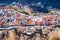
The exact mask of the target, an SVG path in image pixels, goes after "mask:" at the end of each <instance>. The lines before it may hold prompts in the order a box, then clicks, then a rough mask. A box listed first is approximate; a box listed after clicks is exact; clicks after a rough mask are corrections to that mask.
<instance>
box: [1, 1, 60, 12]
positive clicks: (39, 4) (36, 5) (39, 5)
mask: <svg viewBox="0 0 60 40" xmlns="http://www.w3.org/2000/svg"><path fill="white" fill-rule="evenodd" d="M13 2H16V3H20V4H22V5H23V6H24V5H28V6H29V7H31V8H32V9H33V10H34V11H39V12H48V10H49V9H51V8H54V9H58V10H60V0H0V4H5V5H8V4H12V3H13Z"/></svg>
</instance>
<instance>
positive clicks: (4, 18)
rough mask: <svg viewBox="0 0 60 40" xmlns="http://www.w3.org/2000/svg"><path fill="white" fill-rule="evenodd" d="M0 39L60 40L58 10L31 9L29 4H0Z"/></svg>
mask: <svg viewBox="0 0 60 40" xmlns="http://www.w3.org/2000/svg"><path fill="white" fill-rule="evenodd" d="M0 40H60V10H56V9H50V10H49V12H47V13H44V12H37V11H33V10H32V9H31V8H30V7H29V6H27V5H25V6H23V7H22V6H19V5H18V4H15V5H10V6H0Z"/></svg>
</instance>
